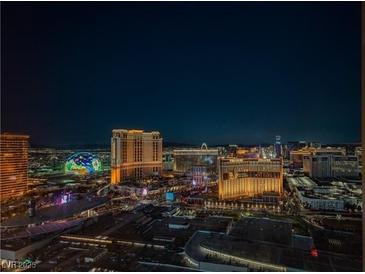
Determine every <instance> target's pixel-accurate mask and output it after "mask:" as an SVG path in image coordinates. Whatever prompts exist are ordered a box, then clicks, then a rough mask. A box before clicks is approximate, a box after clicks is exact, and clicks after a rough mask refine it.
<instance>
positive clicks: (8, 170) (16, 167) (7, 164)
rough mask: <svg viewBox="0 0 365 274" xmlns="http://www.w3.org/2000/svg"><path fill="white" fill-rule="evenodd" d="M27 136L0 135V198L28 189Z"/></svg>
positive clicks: (21, 192) (15, 194) (17, 194)
mask: <svg viewBox="0 0 365 274" xmlns="http://www.w3.org/2000/svg"><path fill="white" fill-rule="evenodd" d="M28 141H29V136H27V135H15V134H6V133H5V134H1V135H0V200H1V201H2V200H3V199H7V198H9V197H14V196H19V195H22V194H24V193H25V192H26V191H27V189H28V149H29V142H28Z"/></svg>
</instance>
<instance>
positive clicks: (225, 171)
mask: <svg viewBox="0 0 365 274" xmlns="http://www.w3.org/2000/svg"><path fill="white" fill-rule="evenodd" d="M218 176H219V181H218V189H219V199H221V200H224V199H240V198H247V197H254V196H256V195H261V194H264V193H265V192H274V193H278V194H279V195H281V194H282V192H283V161H282V159H260V158H218Z"/></svg>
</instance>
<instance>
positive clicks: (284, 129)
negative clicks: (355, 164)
mask: <svg viewBox="0 0 365 274" xmlns="http://www.w3.org/2000/svg"><path fill="white" fill-rule="evenodd" d="M1 6H2V41H1V43H2V56H3V58H2V63H1V66H2V69H1V71H2V79H3V81H2V93H1V96H2V97H1V99H2V100H1V109H2V111H1V113H2V115H1V124H2V130H1V131H2V132H7V131H8V132H14V133H21V134H28V135H30V138H31V139H30V141H31V143H33V144H39V145H44V146H58V145H71V144H75V145H91V144H108V143H109V141H110V137H111V131H112V129H113V128H141V129H144V130H146V131H149V130H158V131H160V132H161V134H162V137H163V138H164V141H165V142H174V143H187V144H195V145H199V144H201V143H202V142H206V143H207V144H208V146H209V145H210V144H212V145H213V144H228V143H231V144H232V143H237V144H248V145H249V144H260V143H274V141H275V135H281V137H282V141H283V143H286V142H287V141H298V140H306V141H314V142H321V143H325V144H331V143H359V142H360V140H361V130H360V129H361V121H360V119H361V117H360V116H361V115H360V114H361V75H360V72H361V60H360V59H361V58H360V56H361V33H360V30H361V27H360V25H361V24H360V22H361V3H357V2H351V3H344V2H335V3H328V2H326V3H313V2H307V3H283V2H282V3H264V2H260V3H237V2H234V3H233V2H231V3H190V2H189V3H183V2H176V3H166V2H165V3H156V2H154V3H144V2H138V3H122V2H120V3H78V2H76V3H75V2H74V3H60V2H57V3H52V4H50V3H44V2H39V3H26V4H25V3H21V2H17V3H9V2H5V3H4V2H3V3H1Z"/></svg>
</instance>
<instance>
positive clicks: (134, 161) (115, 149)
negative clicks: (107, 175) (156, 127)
mask: <svg viewBox="0 0 365 274" xmlns="http://www.w3.org/2000/svg"><path fill="white" fill-rule="evenodd" d="M112 135H113V136H112V140H111V183H112V184H117V183H119V182H122V181H126V180H133V181H142V180H143V179H144V178H146V177H148V176H151V175H157V174H160V173H161V170H162V138H161V136H160V133H159V132H158V131H152V132H144V131H143V130H126V129H114V130H113V133H112Z"/></svg>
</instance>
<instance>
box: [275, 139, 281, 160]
mask: <svg viewBox="0 0 365 274" xmlns="http://www.w3.org/2000/svg"><path fill="white" fill-rule="evenodd" d="M281 149H282V148H281V136H280V135H276V136H275V157H277V158H279V157H281V156H282V153H281Z"/></svg>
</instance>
